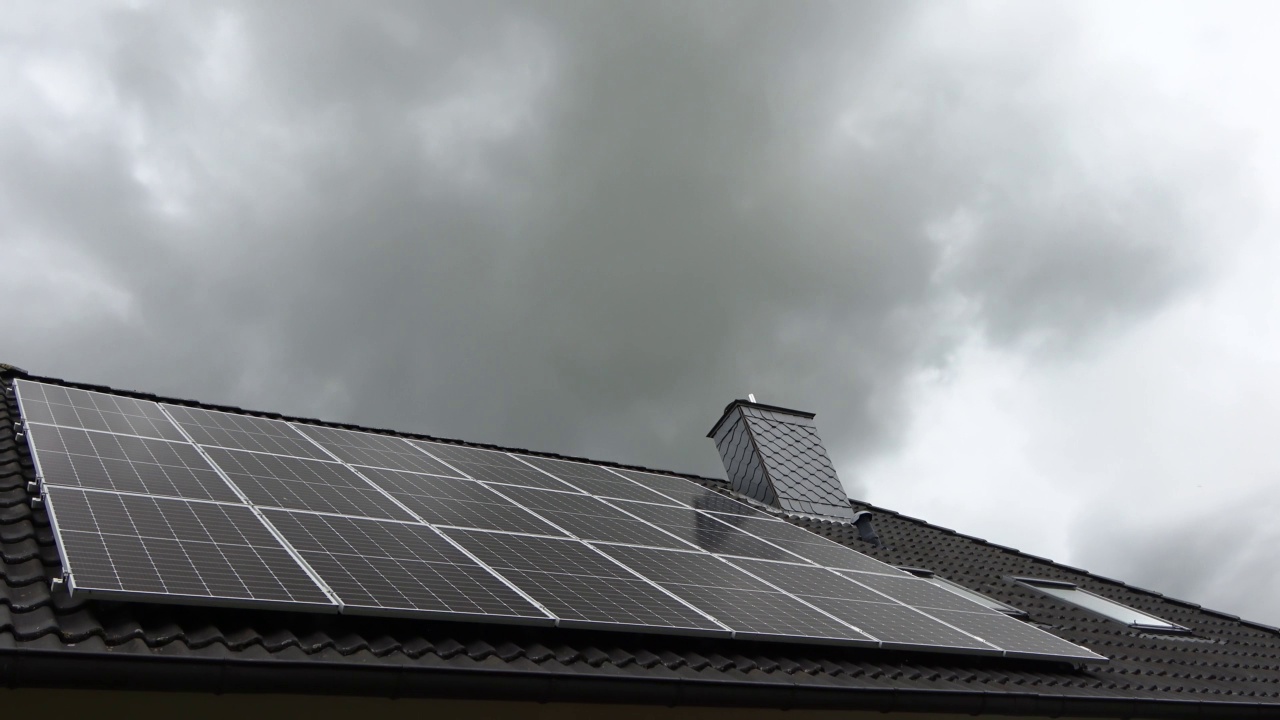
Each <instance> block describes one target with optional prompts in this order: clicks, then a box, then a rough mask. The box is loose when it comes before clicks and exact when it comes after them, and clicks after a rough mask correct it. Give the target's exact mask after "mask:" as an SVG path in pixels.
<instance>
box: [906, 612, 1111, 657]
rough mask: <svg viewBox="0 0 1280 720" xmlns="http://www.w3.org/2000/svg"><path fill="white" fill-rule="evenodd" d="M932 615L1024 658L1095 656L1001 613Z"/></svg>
mask: <svg viewBox="0 0 1280 720" xmlns="http://www.w3.org/2000/svg"><path fill="white" fill-rule="evenodd" d="M928 612H929V614H930V615H932V616H933V617H935V618H937V619H939V620H941V621H943V622H945V623H947V624H948V625H951V626H953V627H956V628H959V629H960V630H963V631H965V632H967V633H969V634H970V635H974V636H976V637H980V638H982V639H983V640H985V641H986V642H987V643H989V644H991V645H995V646H997V647H1002V648H1005V654H1006V655H1009V656H1011V657H1021V658H1027V659H1039V658H1059V659H1062V658H1067V659H1074V660H1079V661H1081V662H1092V661H1096V660H1097V659H1098V656H1097V655H1095V654H1093V653H1091V652H1089V651H1088V650H1085V649H1084V648H1082V647H1080V646H1079V645H1075V644H1073V643H1069V642H1067V641H1066V640H1063V639H1061V638H1059V637H1057V636H1054V635H1050V634H1049V633H1047V632H1045V631H1043V630H1041V629H1040V628H1038V627H1035V626H1033V625H1029V624H1027V623H1025V622H1022V621H1021V620H1018V619H1017V618H1012V617H1009V616H1008V615H1005V614H1004V613H998V612H993V613H968V612H955V611H952V610H930V611H928Z"/></svg>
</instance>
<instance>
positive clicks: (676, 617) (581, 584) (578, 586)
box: [444, 530, 723, 632]
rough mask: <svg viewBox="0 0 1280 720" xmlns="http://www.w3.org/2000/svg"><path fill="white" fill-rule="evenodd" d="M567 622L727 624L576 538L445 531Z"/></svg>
mask: <svg viewBox="0 0 1280 720" xmlns="http://www.w3.org/2000/svg"><path fill="white" fill-rule="evenodd" d="M444 532H445V533H447V534H448V535H449V536H450V537H452V538H454V539H455V540H457V541H458V542H459V543H460V544H461V545H462V546H463V547H465V548H466V549H467V550H468V551H470V552H471V553H472V554H474V555H475V556H476V557H478V558H480V560H481V561H482V562H484V563H485V564H487V565H489V566H490V567H492V568H494V569H496V570H497V571H498V572H499V573H501V574H502V575H503V577H505V578H507V579H508V580H510V581H511V582H512V583H514V584H515V585H516V586H517V587H519V588H520V589H521V590H523V591H524V592H525V593H527V594H528V595H529V596H531V597H533V598H534V599H535V600H537V601H538V602H539V603H541V604H542V605H543V606H544V607H546V608H547V609H548V610H550V611H551V612H552V613H554V614H555V615H556V616H557V617H559V618H560V619H561V620H562V624H563V621H565V620H568V621H571V622H575V621H576V622H578V623H583V624H593V623H605V624H611V625H624V626H632V627H633V628H634V629H637V630H640V629H645V628H666V629H683V630H686V631H704V632H723V628H721V627H720V626H719V625H717V624H716V623H715V622H713V621H712V620H710V619H708V618H707V617H705V616H704V615H703V614H702V613H700V612H698V611H696V610H694V609H692V608H690V607H689V606H688V605H686V604H685V603H682V602H680V601H679V600H676V599H675V598H673V597H671V596H670V595H668V594H667V593H664V592H662V591H661V590H659V589H658V588H656V587H654V586H653V585H651V584H650V583H648V582H646V581H644V580H641V579H640V578H638V577H636V576H635V575H634V574H632V573H630V572H628V571H627V570H626V569H625V568H623V567H621V566H619V565H617V564H615V563H613V562H610V561H609V560H608V559H607V558H605V557H603V556H601V555H600V554H598V553H596V552H594V551H593V550H591V549H590V548H589V547H587V546H586V545H584V544H582V543H580V542H578V541H577V540H559V539H551V538H535V537H529V536H524V535H508V534H500V533H486V532H482V531H476V530H445V531H444Z"/></svg>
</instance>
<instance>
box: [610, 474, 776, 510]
mask: <svg viewBox="0 0 1280 720" xmlns="http://www.w3.org/2000/svg"><path fill="white" fill-rule="evenodd" d="M614 472H616V473H618V474H619V475H623V476H625V477H627V478H629V479H631V480H634V481H635V482H638V483H640V484H641V485H644V486H645V487H647V488H650V489H651V490H654V491H656V492H660V493H662V494H663V495H666V496H667V497H669V498H672V499H674V500H676V501H678V502H679V503H680V504H681V505H685V506H687V507H691V508H694V509H697V510H707V511H709V512H718V513H729V514H732V515H745V516H749V517H756V518H761V519H763V520H773V518H771V517H769V516H768V515H765V514H764V513H762V512H760V511H759V510H756V509H755V508H752V507H751V506H750V505H747V504H745V503H740V502H738V501H737V500H733V499H731V498H727V497H725V496H724V495H721V494H720V493H718V492H715V491H713V490H708V489H707V488H704V487H702V486H701V485H698V484H696V483H693V482H691V481H689V480H685V479H684V478H678V477H673V476H671V475H657V474H655V473H646V472H637V471H635V470H614Z"/></svg>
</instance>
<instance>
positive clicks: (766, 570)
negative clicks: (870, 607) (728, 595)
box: [727, 558, 885, 602]
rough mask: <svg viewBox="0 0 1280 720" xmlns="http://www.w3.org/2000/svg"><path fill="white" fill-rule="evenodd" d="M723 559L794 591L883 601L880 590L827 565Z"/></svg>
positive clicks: (798, 593) (822, 595)
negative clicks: (856, 580) (851, 578)
mask: <svg viewBox="0 0 1280 720" xmlns="http://www.w3.org/2000/svg"><path fill="white" fill-rule="evenodd" d="M727 562H729V563H730V564H731V565H734V566H735V567H740V568H742V569H743V570H746V571H747V572H749V573H751V574H752V575H755V576H756V577H759V578H760V579H762V580H765V581H767V582H769V583H770V584H772V585H776V586H777V587H779V588H781V589H783V590H786V591H787V592H789V593H793V594H796V595H806V596H812V597H831V598H845V599H847V600H860V601H863V602H885V597H884V596H883V595H881V594H880V593H877V592H875V591H874V590H872V589H870V588H868V587H866V586H863V585H859V584H857V583H855V582H853V581H851V580H849V579H848V578H847V577H845V576H843V575H839V574H837V573H833V572H831V571H830V570H828V569H827V568H823V567H817V566H814V565H797V564H793V563H788V562H774V561H770V560H752V559H749V558H728V559H727Z"/></svg>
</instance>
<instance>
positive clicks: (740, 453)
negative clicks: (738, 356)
mask: <svg viewBox="0 0 1280 720" xmlns="http://www.w3.org/2000/svg"><path fill="white" fill-rule="evenodd" d="M813 417H814V414H813V413H807V412H801V411H799V410H788V409H786V408H780V407H774V406H772V405H762V404H760V403H757V402H752V401H748V400H734V401H733V402H731V403H729V405H728V406H727V407H726V408H725V409H724V415H722V416H721V417H720V420H719V421H718V422H716V424H715V427H713V428H711V432H709V433H707V437H709V438H711V439H713V440H715V443H716V448H717V449H719V451H720V458H721V460H723V461H724V469H725V473H726V474H727V475H728V476H729V482H730V483H731V484H732V486H733V489H734V490H736V491H738V492H740V493H742V494H743V495H747V496H749V497H752V498H755V499H756V500H759V501H760V502H762V503H765V504H766V505H772V506H774V507H776V508H780V509H782V510H785V511H788V512H794V513H803V514H806V515H819V516H823V517H829V518H832V519H836V520H841V521H844V522H852V521H853V519H854V516H853V508H851V507H849V497H848V496H847V495H845V492H844V486H843V485H841V484H840V479H839V478H838V477H836V469H835V467H833V466H832V465H831V458H829V457H827V450H826V448H824V447H823V446H822V439H821V438H819V437H818V431H817V428H816V427H815V425H814V422H813Z"/></svg>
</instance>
